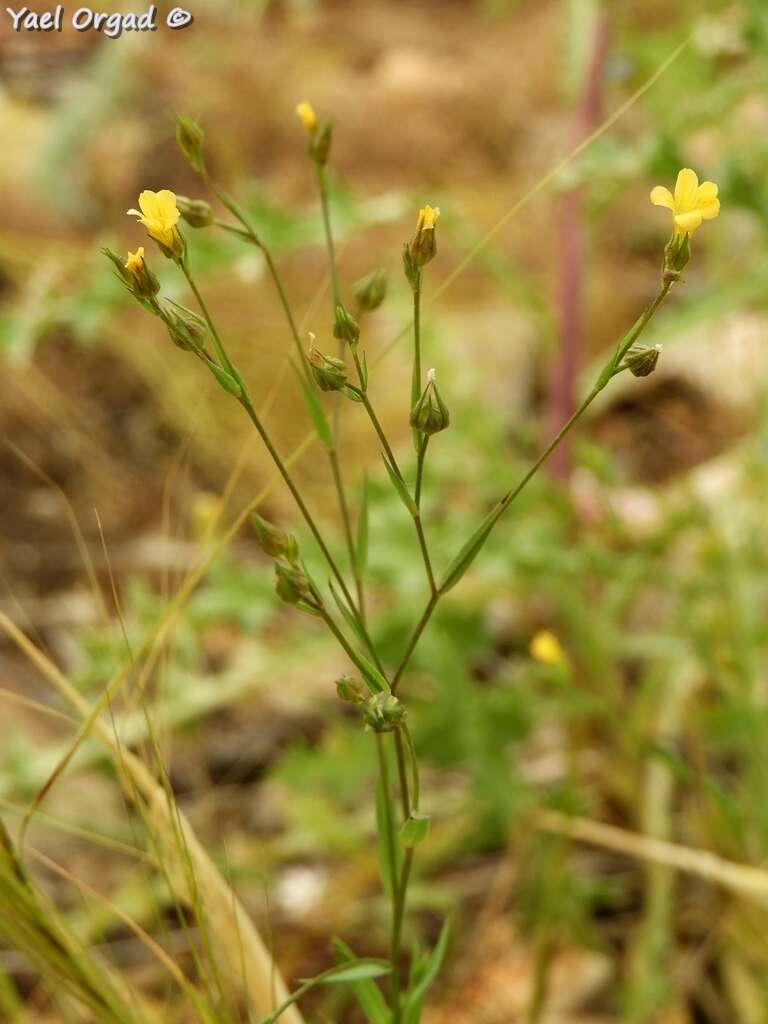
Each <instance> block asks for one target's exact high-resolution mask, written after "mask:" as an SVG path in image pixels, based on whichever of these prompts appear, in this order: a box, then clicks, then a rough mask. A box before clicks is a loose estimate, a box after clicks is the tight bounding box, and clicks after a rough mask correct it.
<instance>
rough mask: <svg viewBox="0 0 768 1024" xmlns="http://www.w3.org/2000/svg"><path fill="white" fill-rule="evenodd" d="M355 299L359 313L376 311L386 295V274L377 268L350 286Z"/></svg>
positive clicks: (382, 268) (383, 270)
mask: <svg viewBox="0 0 768 1024" xmlns="http://www.w3.org/2000/svg"><path fill="white" fill-rule="evenodd" d="M352 291H353V292H354V295H355V298H356V299H357V307H358V309H359V311H360V312H361V313H371V312H373V310H374V309H378V308H379V306H380V305H381V304H382V302H383V301H384V299H385V297H386V294H387V272H386V270H385V269H384V267H378V268H377V269H376V270H373V271H371V273H370V274H367V275H366V276H365V277H362V278H361V279H360V280H359V281H356V282H355V284H353V285H352Z"/></svg>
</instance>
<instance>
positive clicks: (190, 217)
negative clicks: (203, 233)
mask: <svg viewBox="0 0 768 1024" xmlns="http://www.w3.org/2000/svg"><path fill="white" fill-rule="evenodd" d="M176 206H177V208H178V211H179V213H180V214H181V216H182V219H183V220H185V221H186V222H187V224H189V226H190V227H191V228H207V227H208V225H209V224H213V210H212V209H211V204H210V203H207V202H206V201H205V199H189V198H187V196H176Z"/></svg>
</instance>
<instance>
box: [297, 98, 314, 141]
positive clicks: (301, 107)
mask: <svg viewBox="0 0 768 1024" xmlns="http://www.w3.org/2000/svg"><path fill="white" fill-rule="evenodd" d="M296 116H297V117H298V119H299V120H300V121H301V123H302V125H303V126H304V128H305V129H306V130H307V131H308V132H310V133H311V132H314V131H315V129H316V128H317V114H316V113H315V108H314V107H313V106H312V104H311V103H307V101H306V100H302V101H301V103H298V104H297V105H296Z"/></svg>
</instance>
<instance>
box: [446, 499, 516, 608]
mask: <svg viewBox="0 0 768 1024" xmlns="http://www.w3.org/2000/svg"><path fill="white" fill-rule="evenodd" d="M500 511H501V509H500V505H499V504H496V505H494V506H493V508H492V509H491V511H490V512H489V513H488V515H487V516H486V517H485V519H484V520H483V521H482V523H480V525H479V526H478V528H477V529H476V530H475V532H474V533H473V534H472V536H471V537H470V538H469V540H468V541H467V543H466V544H465V545H464V547H463V548H462V549H461V551H459V553H458V555H456V557H455V558H454V560H453V561H452V562H451V564H450V565H449V566H448V568H447V569H446V570H445V575H444V577H443V581H442V583H441V584H440V588H439V589H440V593H441V594H447V593H448V591H449V590H451V589H452V588H453V587H455V586H456V584H457V583H458V582H459V580H460V579H461V577H462V576H463V575H464V573H465V572H466V571H467V569H468V568H469V567H470V565H471V564H472V563H473V562H474V560H475V558H476V557H477V555H478V553H479V551H480V549H481V548H482V546H483V544H485V542H486V540H487V538H488V535H489V534H490V532H491V530H492V529H493V526H494V523H495V522H496V520H497V519H498V518H499V515H500Z"/></svg>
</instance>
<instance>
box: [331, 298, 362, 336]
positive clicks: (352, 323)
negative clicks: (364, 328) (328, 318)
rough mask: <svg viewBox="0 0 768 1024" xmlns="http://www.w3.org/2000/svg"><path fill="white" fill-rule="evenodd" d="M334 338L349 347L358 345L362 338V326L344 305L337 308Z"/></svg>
mask: <svg viewBox="0 0 768 1024" xmlns="http://www.w3.org/2000/svg"><path fill="white" fill-rule="evenodd" d="M333 336H334V338H338V339H339V341H346V342H347V344H349V345H356V344H357V341H358V338H359V337H360V325H359V324H358V322H357V320H355V318H354V317H353V316H352V315H351V314H350V313H348V312H347V310H346V309H345V308H344V306H342V305H338V306H337V307H336V322H335V323H334V325H333Z"/></svg>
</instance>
